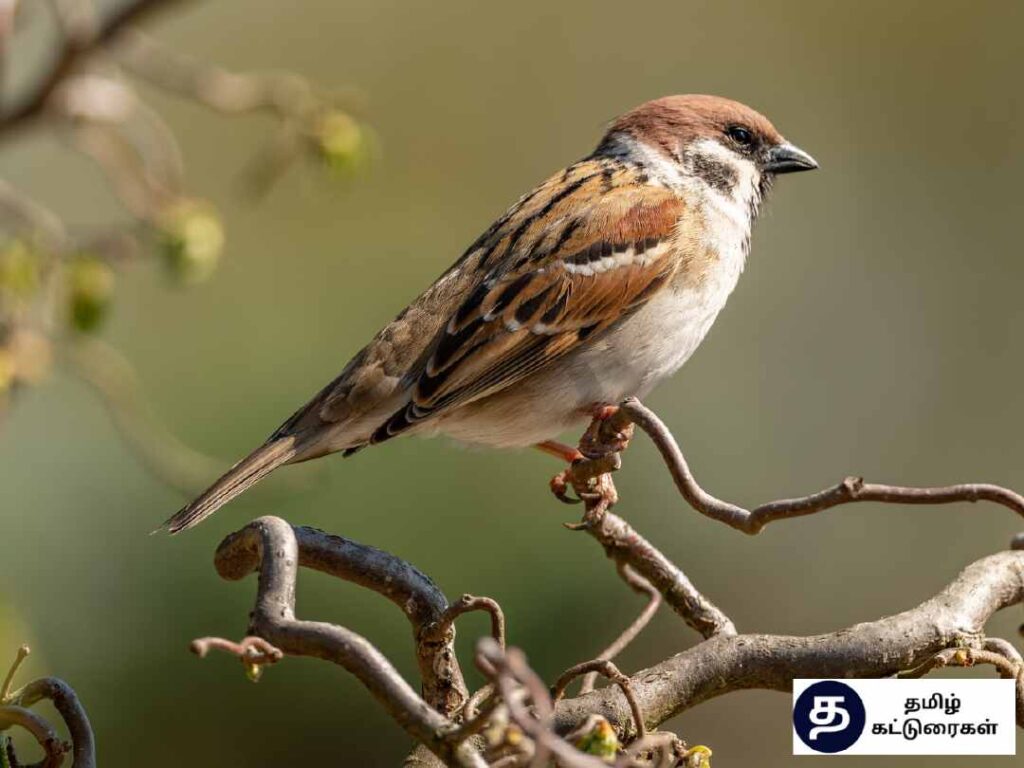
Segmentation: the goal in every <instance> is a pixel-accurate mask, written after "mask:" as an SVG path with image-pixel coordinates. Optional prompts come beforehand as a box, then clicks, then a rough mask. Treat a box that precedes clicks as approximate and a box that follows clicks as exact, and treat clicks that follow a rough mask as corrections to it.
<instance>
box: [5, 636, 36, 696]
mask: <svg viewBox="0 0 1024 768" xmlns="http://www.w3.org/2000/svg"><path fill="white" fill-rule="evenodd" d="M30 653H32V649H31V648H29V647H28V646H27V645H22V646H19V647H18V652H17V654H15V656H14V661H13V662H11V667H10V669H8V670H7V675H6V677H4V682H3V685H0V704H4V703H6V702H7V700H8V698H9V697H10V693H11V683H13V682H14V676H15V675H16V674H18V668H19V667H21V663H22V662H23V661H25V659H26V658H27V657H28V655H29V654H30Z"/></svg>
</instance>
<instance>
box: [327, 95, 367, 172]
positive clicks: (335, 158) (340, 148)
mask: <svg viewBox="0 0 1024 768" xmlns="http://www.w3.org/2000/svg"><path fill="white" fill-rule="evenodd" d="M313 141H314V142H315V144H316V149H317V152H318V153H319V155H320V157H321V158H322V159H323V161H324V162H325V163H326V164H327V167H328V168H330V169H331V170H334V171H338V172H342V173H351V172H353V171H356V170H359V168H361V167H362V166H363V164H364V163H365V162H366V160H367V158H368V155H369V153H368V147H369V145H368V142H367V133H366V130H365V129H364V128H363V126H361V125H360V124H359V123H358V122H356V121H355V120H354V119H353V118H352V117H351V116H350V115H347V114H346V113H344V112H341V111H339V110H330V111H327V112H325V113H324V114H322V115H321V116H320V117H319V119H318V120H317V121H316V122H315V123H314V125H313Z"/></svg>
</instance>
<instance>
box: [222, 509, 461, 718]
mask: <svg viewBox="0 0 1024 768" xmlns="http://www.w3.org/2000/svg"><path fill="white" fill-rule="evenodd" d="M293 546H294V547H295V548H296V549H297V553H298V559H297V561H296V563H297V565H298V566H301V567H303V568H311V569H313V570H315V571H320V572H322V573H326V574H329V575H331V576H334V577H335V578H339V579H343V580H345V581H350V582H352V583H353V584H358V585H359V586H362V587H366V588H367V589H372V590H373V591H374V592H377V593H378V594H380V595H382V596H384V597H386V598H387V599H388V600H390V601H391V602H393V603H394V604H395V605H397V606H398V607H399V608H400V609H401V610H402V612H403V613H404V614H405V615H406V618H408V619H409V623H410V624H411V625H412V630H413V637H414V640H415V642H416V659H417V662H418V664H419V669H420V675H421V678H422V683H423V698H424V699H425V700H426V701H427V702H428V703H429V704H430V705H431V706H432V707H433V708H434V709H436V710H437V711H438V712H440V713H441V714H443V715H446V716H447V715H450V714H451V713H452V712H455V711H456V710H458V709H459V708H460V707H461V706H462V705H463V704H464V703H465V700H466V697H467V696H468V692H467V691H466V683H465V681H464V680H463V677H462V670H461V669H460V668H459V663H458V660H457V658H456V656H455V646H454V642H455V630H454V628H453V627H452V624H451V622H450V621H449V622H447V624H446V625H445V627H444V628H443V629H442V630H440V631H439V630H438V629H437V625H438V624H439V623H440V622H442V620H444V619H445V618H446V615H447V613H446V612H447V611H448V609H449V606H448V601H447V599H446V598H445V596H444V594H443V593H442V592H441V590H440V589H438V588H437V586H436V585H435V584H434V582H433V581H431V580H430V579H429V578H428V577H427V576H426V575H424V574H423V573H422V572H420V571H419V570H417V569H416V568H414V567H413V566H412V565H410V564H409V563H407V562H405V561H404V560H402V559H401V558H398V557H395V556H394V555H392V554H390V553H388V552H384V551H383V550H380V549H376V548H375V547H369V546H366V545H364V544H359V543H357V542H355V541H352V540H351V539H346V538H343V537H341V536H332V535H330V534H327V533H324V532H323V531H320V530H317V529H316V528H308V527H296V528H294V529H293V528H292V526H290V525H289V524H288V523H286V522H285V521H284V520H281V519H280V518H276V517H262V518H259V519H258V520H254V521H253V522H252V523H250V524H249V525H247V526H246V527H245V528H243V529H242V530H240V531H238V532H237V533H234V534H232V535H230V536H228V537H227V538H226V539H225V540H224V541H223V542H222V543H221V545H220V547H218V549H217V554H216V556H215V565H216V567H217V572H218V573H219V574H220V575H221V576H222V577H223V578H225V579H227V580H229V581H237V580H238V579H242V578H244V577H245V576H247V575H248V574H250V573H252V572H253V571H254V570H256V569H257V568H260V564H261V563H263V562H264V558H265V557H266V554H267V553H268V552H270V553H272V554H273V560H275V561H276V560H279V559H280V555H279V551H280V548H282V547H284V548H289V549H290V548H292V547H293ZM296 563H284V564H283V567H284V568H285V570H284V571H282V573H281V575H280V578H281V579H283V580H285V581H286V582H288V585H286V586H288V589H290V592H285V593H282V597H287V598H288V600H290V602H289V605H290V606H291V608H290V610H292V611H293V613H294V600H295V578H296V572H295V569H296ZM260 576H261V585H260V592H261V594H262V593H263V592H264V587H263V583H262V578H263V572H262V571H261V575H260ZM253 626H254V628H256V626H257V621H256V619H255V618H254V621H253ZM256 634H259V635H260V636H261V637H263V638H264V639H266V640H268V641H270V642H271V643H272V644H273V645H275V646H277V647H278V648H280V649H281V650H282V651H284V652H285V653H292V654H294V653H295V650H294V649H293V648H291V647H285V646H282V645H281V644H279V643H278V642H276V641H275V639H274V638H273V637H270V636H268V635H266V634H264V633H262V632H256ZM299 655H307V654H304V653H300V654H299ZM339 663H340V662H339Z"/></svg>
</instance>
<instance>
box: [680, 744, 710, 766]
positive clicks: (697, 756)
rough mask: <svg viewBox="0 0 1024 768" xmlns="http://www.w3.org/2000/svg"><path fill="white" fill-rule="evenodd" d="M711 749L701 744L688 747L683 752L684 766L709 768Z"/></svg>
mask: <svg viewBox="0 0 1024 768" xmlns="http://www.w3.org/2000/svg"><path fill="white" fill-rule="evenodd" d="M711 754H712V752H711V749H710V748H709V747H705V746H704V745H703V744H698V745H697V746H695V747H690V748H689V749H688V750H686V752H685V753H684V754H683V760H684V761H685V762H684V765H685V766H686V768H711Z"/></svg>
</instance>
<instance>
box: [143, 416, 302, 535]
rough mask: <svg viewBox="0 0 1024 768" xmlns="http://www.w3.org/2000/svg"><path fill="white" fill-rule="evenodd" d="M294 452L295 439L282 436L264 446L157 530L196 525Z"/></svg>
mask: <svg viewBox="0 0 1024 768" xmlns="http://www.w3.org/2000/svg"><path fill="white" fill-rule="evenodd" d="M296 453H297V446H296V440H295V437H293V436H289V437H283V438H278V439H276V440H272V441H270V442H268V443H264V444H263V445H262V446H260V447H259V448H257V449H256V450H255V451H253V452H252V453H250V454H249V455H248V456H246V457H245V458H244V459H242V460H241V461H240V462H238V463H237V464H235V466H233V467H232V468H231V469H229V470H228V471H227V472H225V473H224V474H223V475H222V476H221V477H220V479H218V480H217V482H215V483H214V484H213V485H211V486H210V487H209V488H207V489H206V490H205V491H204V492H203V493H202V495H201V496H199V498H197V499H195V500H194V501H192V502H191V503H190V504H188V505H187V506H186V507H184V508H183V509H181V510H180V511H179V512H178V513H177V514H175V515H173V516H172V517H171V518H169V519H168V520H167V521H166V522H164V524H163V525H162V526H160V529H158V530H161V529H162V530H166V531H167V532H168V533H178V532H180V531H184V530H187V529H189V528H192V527H193V526H195V525H198V524H199V523H201V522H202V521H203V520H205V519H206V518H207V517H209V516H210V515H212V514H213V513H214V512H216V511H217V510H218V509H220V508H221V507H222V506H224V505H225V504H227V503H228V502H229V501H231V500H232V499H233V498H235V496H237V495H238V494H240V493H242V491H244V490H246V489H247V488H249V487H250V486H252V485H254V484H255V483H257V482H259V481H260V480H262V479H263V478H264V477H266V476H267V475H269V474H270V473H271V472H273V471H274V470H275V469H277V468H278V467H279V466H281V465H282V464H286V463H287V462H288V461H290V460H291V459H292V458H294V457H295V455H296Z"/></svg>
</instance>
